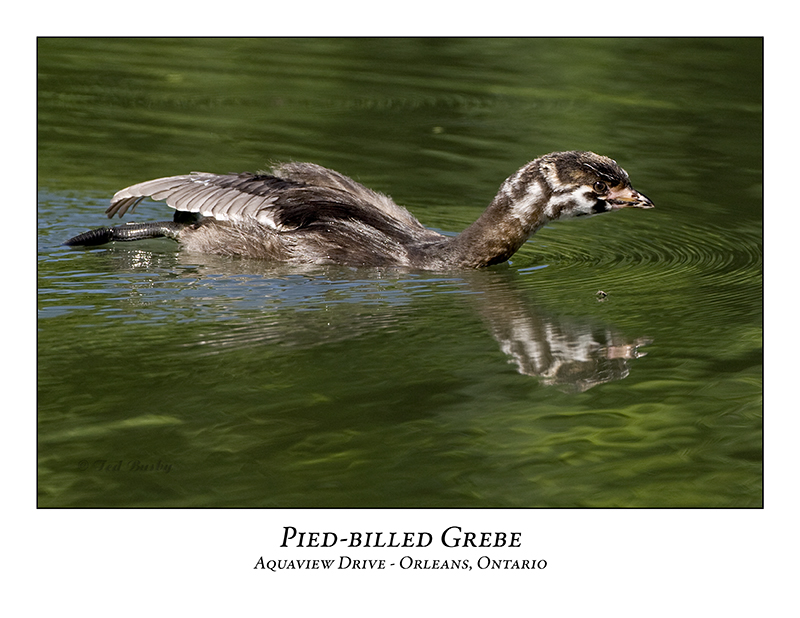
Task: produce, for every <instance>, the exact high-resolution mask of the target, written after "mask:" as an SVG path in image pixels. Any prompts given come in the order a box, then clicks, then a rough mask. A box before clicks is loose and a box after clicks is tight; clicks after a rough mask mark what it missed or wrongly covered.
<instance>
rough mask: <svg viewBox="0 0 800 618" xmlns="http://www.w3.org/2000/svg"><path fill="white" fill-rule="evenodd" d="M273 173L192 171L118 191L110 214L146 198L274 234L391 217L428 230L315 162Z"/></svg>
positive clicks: (380, 196) (394, 206)
mask: <svg viewBox="0 0 800 618" xmlns="http://www.w3.org/2000/svg"><path fill="white" fill-rule="evenodd" d="M273 174H274V175H272V174H250V173H242V174H225V175H220V174H209V173H207V172H192V173H191V174H186V175H182V176H170V177H167V178H157V179H155V180H148V181H146V182H141V183H139V184H135V185H132V186H130V187H127V188H125V189H122V190H121V191H118V192H117V193H116V194H114V196H113V197H112V198H111V205H110V206H109V207H108V209H107V210H106V214H107V215H108V217H109V218H110V217H113V216H114V215H115V214H116V215H118V216H119V217H122V216H123V215H124V214H125V213H126V212H128V211H129V210H130V211H132V210H133V209H134V208H135V207H136V205H137V204H139V202H141V201H142V200H143V199H144V198H145V197H150V198H152V199H153V200H156V201H165V202H166V203H167V205H168V206H170V207H172V208H174V209H175V210H180V211H184V212H194V213H199V214H201V215H203V216H204V217H212V218H214V219H217V220H220V221H244V220H252V219H256V220H257V221H258V222H260V223H262V224H264V225H267V226H269V227H272V228H274V229H287V228H289V229H291V228H296V227H302V226H304V225H307V224H309V223H312V222H315V221H317V222H322V221H326V220H327V221H329V220H331V218H340V219H344V218H347V219H368V220H369V219H372V218H373V217H374V216H376V215H377V216H378V217H379V218H388V219H391V220H394V221H395V222H397V223H400V224H401V225H405V226H409V227H411V228H414V229H416V230H418V231H422V230H424V229H425V228H424V227H423V226H422V224H420V223H419V222H418V221H417V220H416V219H415V218H414V217H413V216H412V215H411V213H409V212H408V211H407V210H406V209H405V208H403V207H401V206H398V205H397V204H395V203H394V202H393V201H392V199H391V198H390V197H388V196H386V195H383V194H382V193H378V192H377V191H373V190H371V189H368V188H367V187H365V186H364V185H361V184H359V183H357V182H356V181H354V180H352V179H351V178H348V177H347V176H344V175H343V174H340V173H338V172H335V171H333V170H330V169H327V168H324V167H322V166H319V165H315V164H313V163H286V164H283V165H281V166H279V167H277V168H276V169H275V170H273Z"/></svg>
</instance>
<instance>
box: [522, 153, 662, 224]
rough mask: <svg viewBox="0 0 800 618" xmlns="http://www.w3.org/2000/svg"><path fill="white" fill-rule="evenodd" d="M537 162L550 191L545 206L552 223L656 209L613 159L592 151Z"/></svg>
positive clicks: (559, 154)
mask: <svg viewBox="0 0 800 618" xmlns="http://www.w3.org/2000/svg"><path fill="white" fill-rule="evenodd" d="M537 161H538V164H539V169H540V172H541V175H542V178H543V179H544V182H545V184H546V185H547V188H548V189H549V190H550V192H551V197H550V199H549V200H548V202H547V206H546V207H545V214H546V215H547V218H548V219H550V220H551V221H553V220H556V219H571V218H573V217H583V216H591V215H597V214H601V213H604V212H611V211H614V210H619V209H620V208H653V202H651V201H650V200H649V199H648V198H647V197H645V196H644V195H642V194H641V193H639V192H638V191H636V190H635V189H634V188H633V187H632V186H631V181H630V179H629V178H628V173H627V172H626V171H625V170H624V169H622V168H621V167H620V166H619V165H617V162H616V161H614V160H613V159H609V158H608V157H604V156H602V155H598V154H595V153H593V152H581V151H568V152H554V153H551V154H549V155H545V156H543V157H540V158H539V159H538V160H537ZM533 163H536V161H535V162H533Z"/></svg>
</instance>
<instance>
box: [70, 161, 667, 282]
mask: <svg viewBox="0 0 800 618" xmlns="http://www.w3.org/2000/svg"><path fill="white" fill-rule="evenodd" d="M145 197H151V198H152V199H154V200H157V201H158V200H163V201H166V202H167V204H168V205H169V206H171V207H172V208H174V209H175V210H176V211H177V213H176V214H179V213H196V214H197V215H200V216H202V219H200V220H199V221H191V220H190V221H186V222H183V221H182V219H183V217H181V218H178V217H176V221H173V222H159V223H137V224H127V225H119V226H115V227H111V228H100V229H98V230H93V231H91V232H86V233H84V234H80V235H78V236H76V237H74V238H71V239H70V240H68V241H67V242H66V243H65V244H67V245H97V244H102V243H104V242H109V241H114V240H136V239H138V238H151V237H155V236H167V237H170V238H174V239H176V240H178V241H179V242H181V244H182V245H184V246H185V248H186V249H187V250H189V251H197V252H203V253H215V254H219V255H229V256H240V257H248V258H258V259H265V260H273V261H280V262H295V263H304V264H309V263H311V264H347V265H354V266H402V267H410V268H422V269H449V268H477V267H481V266H488V265H491V264H497V263H500V262H503V261H505V260H507V259H509V258H510V257H511V256H512V255H513V254H514V253H515V252H516V251H517V250H518V249H519V248H520V247H521V246H522V244H523V243H524V242H525V241H526V240H527V239H528V237H530V235H531V234H533V233H534V232H536V230H538V229H539V228H540V227H542V226H543V225H545V224H546V223H548V222H549V221H553V220H557V219H566V218H570V217H577V216H588V215H593V214H599V213H602V212H609V211H612V210H617V209H619V208H624V207H636V208H652V202H650V200H648V199H647V198H646V197H644V196H643V195H641V194H639V193H637V192H636V191H635V190H634V189H633V188H632V187H631V184H630V181H629V179H628V175H627V173H625V171H624V170H623V169H622V168H620V167H619V166H618V165H617V164H616V162H614V161H613V160H612V159H609V158H607V157H603V156H600V155H596V154H594V153H589V152H578V151H571V152H559V153H551V154H549V155H545V156H543V157H540V158H538V159H536V160H534V161H531V162H530V163H528V164H527V165H525V166H523V167H522V168H520V169H519V170H518V171H517V172H516V173H515V174H513V175H512V176H510V177H509V178H508V179H506V180H505V182H503V184H502V185H501V186H500V190H499V191H498V193H497V195H496V196H495V198H494V199H493V200H492V202H491V204H490V205H489V207H488V208H487V209H486V211H485V212H484V213H483V214H482V215H481V216H480V217H479V218H478V220H477V221H476V222H475V223H473V224H472V225H471V226H469V227H468V228H467V229H466V230H464V231H463V232H462V233H461V234H459V235H458V236H455V237H448V236H443V235H442V234H439V233H437V232H435V231H433V230H429V229H427V228H425V227H424V226H423V225H422V224H421V223H419V221H417V220H416V219H415V218H414V217H413V216H412V215H411V213H409V212H408V211H407V210H406V209H405V208H402V207H401V206H398V205H397V204H395V203H394V202H393V201H392V199H391V198H389V197H387V196H386V195H383V194H381V193H378V192H376V191H372V190H371V189H368V188H367V187H365V186H363V185H361V184H359V183H357V182H355V181H354V180H352V179H351V178H348V177H347V176H344V175H342V174H339V173H338V172H335V171H333V170H329V169H326V168H324V167H321V166H319V165H315V164H312V163H287V164H283V165H280V166H278V167H276V168H275V169H273V170H272V171H271V172H270V173H269V174H249V173H243V174H225V175H218V174H208V173H204V172H193V173H192V174H187V175H184V176H171V177H168V178H158V179H156V180H150V181H147V182H143V183H139V184H136V185H133V186H130V187H128V188H126V189H122V190H121V191H119V192H118V193H116V194H115V195H114V197H113V198H112V200H111V205H110V206H109V208H108V210H107V211H106V213H107V214H108V216H109V217H113V216H114V215H115V214H116V215H118V216H120V217H121V216H122V215H124V214H125V213H126V212H128V211H133V209H134V208H135V207H136V205H137V204H138V203H139V202H140V201H141V200H142V199H144V198H145Z"/></svg>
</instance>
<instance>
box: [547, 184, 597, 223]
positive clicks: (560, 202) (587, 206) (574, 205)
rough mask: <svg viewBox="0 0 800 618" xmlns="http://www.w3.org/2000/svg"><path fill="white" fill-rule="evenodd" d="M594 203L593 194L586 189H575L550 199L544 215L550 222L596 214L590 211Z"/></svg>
mask: <svg viewBox="0 0 800 618" xmlns="http://www.w3.org/2000/svg"><path fill="white" fill-rule="evenodd" d="M596 201H597V200H596V198H595V197H594V194H593V193H592V192H591V191H590V190H587V188H586V187H577V188H576V189H574V190H573V191H571V192H569V193H562V194H561V195H554V196H553V197H552V198H550V201H549V202H548V204H547V207H546V208H545V214H546V215H547V217H548V218H549V219H550V220H551V221H552V220H555V219H572V218H573V217H581V216H586V215H592V214H596V213H595V212H594V211H593V210H592V209H593V207H594V205H595V203H596Z"/></svg>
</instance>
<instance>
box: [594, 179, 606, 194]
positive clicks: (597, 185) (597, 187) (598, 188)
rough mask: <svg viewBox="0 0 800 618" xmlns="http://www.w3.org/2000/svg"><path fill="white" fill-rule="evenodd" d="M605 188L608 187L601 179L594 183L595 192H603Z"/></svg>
mask: <svg viewBox="0 0 800 618" xmlns="http://www.w3.org/2000/svg"><path fill="white" fill-rule="evenodd" d="M606 189H608V187H607V186H606V183H604V182H603V181H602V180H598V181H597V182H596V183H594V190H595V191H596V192H597V193H605V192H606Z"/></svg>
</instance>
